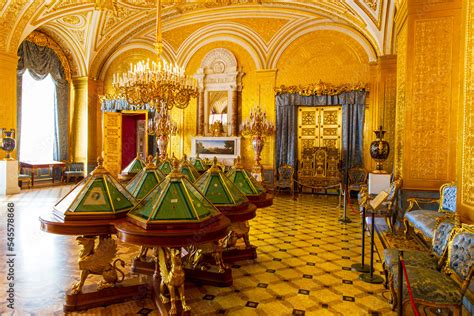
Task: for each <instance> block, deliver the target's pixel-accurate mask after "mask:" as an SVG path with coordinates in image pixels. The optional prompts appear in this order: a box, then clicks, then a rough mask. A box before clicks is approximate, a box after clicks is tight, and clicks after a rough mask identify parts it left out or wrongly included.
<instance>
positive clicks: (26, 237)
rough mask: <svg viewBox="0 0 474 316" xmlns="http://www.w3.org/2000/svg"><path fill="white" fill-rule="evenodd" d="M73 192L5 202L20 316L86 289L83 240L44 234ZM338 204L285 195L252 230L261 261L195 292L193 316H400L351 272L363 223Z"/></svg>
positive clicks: (0, 213) (127, 310)
mask: <svg viewBox="0 0 474 316" xmlns="http://www.w3.org/2000/svg"><path fill="white" fill-rule="evenodd" d="M69 189H70V186H62V187H53V188H46V189H33V190H25V191H23V192H22V193H21V194H19V195H15V196H9V197H6V198H5V197H4V198H0V199H1V200H0V217H1V225H0V236H2V239H1V241H0V247H1V248H0V249H2V252H3V249H6V248H5V247H6V245H5V242H6V240H5V237H4V236H5V235H6V232H5V230H6V224H5V223H6V212H7V202H8V201H11V202H14V203H15V230H16V232H15V252H16V259H15V260H16V262H15V293H16V297H15V307H16V312H15V314H16V315H62V314H63V312H62V304H63V297H64V293H65V289H66V288H68V287H70V285H71V284H72V283H73V282H75V281H76V280H78V277H79V271H78V267H77V263H76V261H77V253H78V246H77V245H76V243H75V240H74V237H73V236H59V235H51V234H47V233H43V232H42V231H41V230H40V225H39V221H38V217H39V216H40V214H41V213H43V212H50V211H51V209H52V205H54V203H55V202H56V201H57V200H58V199H59V197H60V196H62V195H64V194H65V193H66V192H67V191H68V190H69ZM337 204H338V201H337V198H336V197H324V196H312V195H302V196H300V197H299V198H298V200H297V201H293V200H291V198H290V197H285V196H281V197H277V198H276V199H275V200H274V205H273V206H272V207H269V208H266V209H261V210H259V211H258V215H257V217H256V218H255V219H254V220H252V222H251V226H252V229H251V242H252V243H253V244H254V245H255V246H257V247H258V249H257V252H258V259H257V260H256V261H253V260H252V261H248V262H247V261H246V262H239V263H238V264H235V265H234V266H233V276H234V284H233V286H231V287H228V288H218V287H212V286H196V285H193V284H191V283H190V284H187V285H186V296H187V300H188V303H189V304H190V305H191V307H192V315H219V314H222V315H272V316H274V315H318V316H319V315H395V313H393V312H391V309H390V305H389V304H388V302H387V300H386V299H385V298H384V296H385V297H387V296H388V292H387V290H385V289H384V288H383V286H382V285H371V284H367V283H364V282H362V281H360V280H359V279H358V276H359V273H357V272H354V271H351V269H350V266H351V264H353V263H357V262H360V218H359V217H358V215H354V214H353V213H352V212H350V213H349V216H350V217H351V219H352V220H353V222H352V223H351V224H346V225H341V224H339V223H338V221H337V219H338V216H339V215H340V210H339V209H337V208H336V207H337ZM367 242H368V238H367ZM367 245H368V243H367ZM377 245H378V246H379V247H380V243H377ZM119 247H120V251H119V256H120V257H121V258H122V259H126V261H127V260H128V262H130V261H129V260H130V258H132V257H133V256H134V255H135V254H136V252H137V250H138V248H137V247H135V246H131V245H126V244H123V243H119ZM367 248H368V247H367ZM367 256H368V249H367ZM3 258H5V256H3ZM367 258H368V257H367ZM375 258H376V259H377V262H376V266H375V267H376V273H381V264H380V259H379V257H378V255H376V256H375ZM6 268H7V266H6V264H5V260H2V261H1V262H0V275H2V276H3V275H5V272H6ZM6 282H7V281H6V279H5V278H4V277H2V279H1V280H0V285H1V288H2V290H0V312H2V313H5V314H7V315H8V314H9V313H10V312H11V311H10V310H8V309H7V308H6V302H5V300H6V293H5V291H4V290H3V288H6ZM74 314H81V315H136V314H141V315H147V314H149V315H156V314H157V312H156V311H154V310H153V307H152V303H151V301H150V300H142V301H132V302H127V303H123V304H116V305H111V306H108V307H102V308H95V309H91V310H88V311H85V312H82V313H74Z"/></svg>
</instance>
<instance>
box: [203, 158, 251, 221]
mask: <svg viewBox="0 0 474 316" xmlns="http://www.w3.org/2000/svg"><path fill="white" fill-rule="evenodd" d="M195 185H196V187H197V188H198V189H199V190H200V191H201V192H202V193H203V194H204V196H205V197H206V198H207V199H208V200H209V201H211V202H212V204H214V205H215V206H216V207H217V208H218V209H219V210H220V211H221V212H222V213H224V215H225V216H227V217H228V218H229V219H230V220H231V222H237V221H245V220H249V219H252V218H254V217H255V215H256V213H255V211H256V207H255V205H253V204H251V203H250V202H249V199H248V198H247V197H246V196H245V195H244V194H243V193H242V192H241V191H240V190H239V189H238V188H237V187H236V186H235V185H234V184H233V183H232V182H231V181H230V180H229V179H228V178H227V177H226V176H225V174H224V173H223V172H222V170H221V168H219V166H218V165H217V159H216V158H214V161H213V165H212V166H211V168H209V169H208V170H207V171H206V172H205V173H204V174H203V175H201V177H199V179H198V180H197V181H196V183H195Z"/></svg>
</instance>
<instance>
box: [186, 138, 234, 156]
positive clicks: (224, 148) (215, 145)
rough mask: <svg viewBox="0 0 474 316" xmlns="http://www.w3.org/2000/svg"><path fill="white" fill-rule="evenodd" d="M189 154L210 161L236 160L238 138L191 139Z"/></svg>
mask: <svg viewBox="0 0 474 316" xmlns="http://www.w3.org/2000/svg"><path fill="white" fill-rule="evenodd" d="M191 154H192V156H193V157H196V156H197V155H198V154H199V157H201V158H210V159H212V158H214V157H216V158H218V159H234V158H237V157H238V156H240V137H193V138H192V143H191Z"/></svg>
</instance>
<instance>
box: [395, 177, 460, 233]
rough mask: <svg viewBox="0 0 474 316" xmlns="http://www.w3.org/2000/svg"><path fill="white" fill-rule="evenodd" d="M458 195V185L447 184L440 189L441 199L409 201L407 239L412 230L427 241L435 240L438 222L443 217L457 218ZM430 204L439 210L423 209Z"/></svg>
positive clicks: (406, 221)
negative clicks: (434, 234)
mask: <svg viewBox="0 0 474 316" xmlns="http://www.w3.org/2000/svg"><path fill="white" fill-rule="evenodd" d="M456 193H457V188H456V184H454V183H446V184H443V185H442V186H441V188H440V189H439V195H440V197H439V199H422V198H409V199H407V202H408V203H409V204H408V208H407V211H406V212H405V216H404V219H403V221H404V224H405V235H406V237H407V238H408V237H409V235H410V230H411V228H412V229H413V230H414V231H415V233H417V234H419V235H420V236H422V237H423V238H424V239H425V240H426V241H430V240H431V239H432V238H433V232H434V228H435V226H436V222H437V221H438V220H440V219H441V218H443V217H452V218H454V217H455V214H456ZM429 204H438V205H439V207H438V210H437V211H436V210H429V209H424V208H423V206H425V205H429Z"/></svg>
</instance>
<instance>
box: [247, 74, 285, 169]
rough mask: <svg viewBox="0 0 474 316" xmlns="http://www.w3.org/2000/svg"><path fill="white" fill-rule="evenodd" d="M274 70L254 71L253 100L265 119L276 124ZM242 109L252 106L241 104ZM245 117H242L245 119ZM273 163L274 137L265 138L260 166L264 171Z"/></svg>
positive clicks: (248, 142)
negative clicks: (254, 93) (264, 113)
mask: <svg viewBox="0 0 474 316" xmlns="http://www.w3.org/2000/svg"><path fill="white" fill-rule="evenodd" d="M276 75H277V70H276V69H262V70H257V71H256V82H257V83H258V87H257V88H256V89H255V91H256V93H257V95H256V96H255V99H256V100H258V101H259V103H260V106H261V107H262V110H264V111H265V112H266V113H267V119H268V121H270V122H271V123H273V124H274V126H275V124H276V110H275V93H274V89H275V86H276ZM241 106H242V107H248V108H249V109H251V108H253V106H254V105H253V104H242V105H241ZM245 118H246V117H243V119H245ZM245 143H246V145H247V146H250V148H251V147H252V144H251V140H250V141H246V142H245ZM274 163H275V135H272V136H267V137H265V146H264V147H263V150H262V161H261V164H262V165H263V167H264V168H265V169H274V168H275V167H274Z"/></svg>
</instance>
